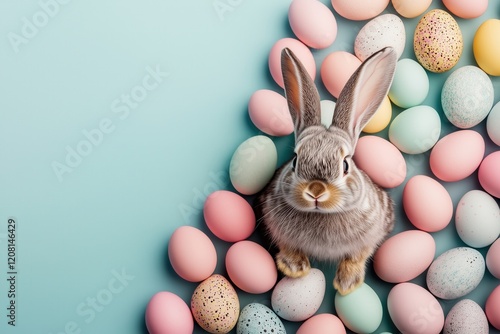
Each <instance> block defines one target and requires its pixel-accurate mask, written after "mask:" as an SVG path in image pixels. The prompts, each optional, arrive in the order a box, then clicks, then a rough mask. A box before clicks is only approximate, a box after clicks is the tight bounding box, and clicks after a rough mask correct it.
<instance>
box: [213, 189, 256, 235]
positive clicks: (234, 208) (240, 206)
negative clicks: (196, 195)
mask: <svg viewBox="0 0 500 334" xmlns="http://www.w3.org/2000/svg"><path fill="white" fill-rule="evenodd" d="M203 215H204V217H205V222H206V223H207V226H208V228H209V229H210V231H212V233H213V234H215V235H216V236H217V237H218V238H220V239H222V240H224V241H228V242H236V241H241V240H244V239H246V238H248V237H249V236H250V235H251V234H252V232H253V231H254V229H255V213H254V211H253V209H252V207H251V206H250V204H248V202H247V201H246V200H245V199H244V198H243V197H241V196H240V195H238V194H236V193H233V192H231V191H227V190H218V191H215V192H213V193H211V194H210V195H209V196H208V197H207V199H206V201H205V205H204V206H203Z"/></svg>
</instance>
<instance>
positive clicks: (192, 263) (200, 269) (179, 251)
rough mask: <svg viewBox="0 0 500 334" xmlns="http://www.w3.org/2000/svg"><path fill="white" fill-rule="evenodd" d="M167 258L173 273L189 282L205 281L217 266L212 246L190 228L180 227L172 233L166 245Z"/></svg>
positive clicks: (205, 236)
mask: <svg viewBox="0 0 500 334" xmlns="http://www.w3.org/2000/svg"><path fill="white" fill-rule="evenodd" d="M168 258H169V260H170V264H171V265H172V268H173V269H174V270H175V272H176V273H177V274H178V275H179V276H180V277H182V278H183V279H185V280H186V281H190V282H200V281H202V280H204V279H206V278H207V277H209V276H210V275H212V273H213V272H214V270H215V266H216V265H217V253H216V250H215V246H214V244H213V243H212V241H211V240H210V238H209V237H208V236H207V235H206V234H205V233H203V232H202V231H200V230H198V229H197V228H195V227H192V226H181V227H179V228H177V229H176V230H175V231H174V233H173V234H172V236H171V237H170V242H169V243H168Z"/></svg>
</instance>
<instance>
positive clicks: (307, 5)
mask: <svg viewBox="0 0 500 334" xmlns="http://www.w3.org/2000/svg"><path fill="white" fill-rule="evenodd" d="M288 21H289V22H290V27H291V28H292V30H293V33H294V34H295V36H297V37H298V38H299V39H300V40H301V41H302V42H303V43H304V44H306V45H308V46H310V47H311V48H315V49H324V48H326V47H329V46H330V45H332V43H333V41H335V38H336V37H337V21H336V20H335V17H334V16H333V13H332V12H331V11H330V9H329V8H328V7H326V6H325V5H324V4H323V3H321V2H320V1H318V0H293V1H292V3H291V5H290V7H289V9H288Z"/></svg>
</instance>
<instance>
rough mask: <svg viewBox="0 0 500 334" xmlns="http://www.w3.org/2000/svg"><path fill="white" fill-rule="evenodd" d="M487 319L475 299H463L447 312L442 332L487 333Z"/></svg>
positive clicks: (445, 333) (457, 333)
mask: <svg viewBox="0 0 500 334" xmlns="http://www.w3.org/2000/svg"><path fill="white" fill-rule="evenodd" d="M488 330H489V327H488V319H486V314H484V311H483V309H482V308H481V306H479V305H478V304H477V303H476V302H475V301H473V300H470V299H463V300H461V301H459V302H458V303H456V304H455V306H453V307H452V308H451V310H450V312H448V315H447V316H446V319H445V322H444V329H443V334H470V333H474V334H488Z"/></svg>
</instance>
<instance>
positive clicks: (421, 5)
mask: <svg viewBox="0 0 500 334" xmlns="http://www.w3.org/2000/svg"><path fill="white" fill-rule="evenodd" d="M431 2H432V0H418V1H415V0H392V6H393V7H394V9H395V10H396V12H398V14H399V15H401V16H403V17H406V18H409V19H410V18H414V17H417V16H419V15H421V14H423V13H424V12H425V11H426V10H427V8H429V6H430V5H431Z"/></svg>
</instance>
